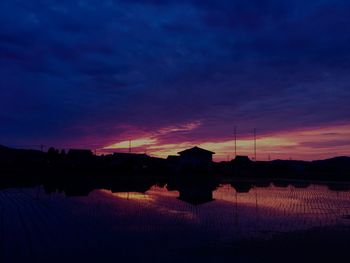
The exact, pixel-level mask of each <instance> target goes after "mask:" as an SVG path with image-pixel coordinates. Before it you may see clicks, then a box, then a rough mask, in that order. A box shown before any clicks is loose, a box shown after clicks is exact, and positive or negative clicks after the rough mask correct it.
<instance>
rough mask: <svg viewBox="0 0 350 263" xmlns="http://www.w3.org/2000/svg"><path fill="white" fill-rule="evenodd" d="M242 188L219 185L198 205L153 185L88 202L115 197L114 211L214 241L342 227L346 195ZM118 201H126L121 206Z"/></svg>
mask: <svg viewBox="0 0 350 263" xmlns="http://www.w3.org/2000/svg"><path fill="white" fill-rule="evenodd" d="M245 184H246V183H245ZM233 185H235V184H233ZM242 189H244V190H242ZM242 189H241V191H244V192H239V191H236V190H235V188H234V186H233V187H232V186H231V185H229V184H224V185H221V186H220V187H218V188H217V189H216V190H215V191H213V198H214V201H211V202H207V203H204V204H201V205H192V204H189V203H186V202H183V201H181V200H179V192H178V191H168V190H167V188H166V187H157V186H153V187H151V188H150V190H148V191H147V192H145V193H135V192H130V193H111V192H110V191H106V190H99V191H95V192H94V193H92V195H91V196H90V198H93V199H96V198H97V197H98V196H99V195H100V194H101V193H103V194H107V195H108V196H112V197H117V198H118V199H117V200H115V202H114V203H115V204H116V205H118V207H119V209H120V208H121V207H124V208H125V209H126V210H125V213H127V214H129V215H132V214H133V213H137V214H138V213H140V211H141V210H142V211H143V212H142V214H143V216H144V217H148V216H149V217H156V218H158V219H157V220H159V219H160V218H161V220H165V221H169V222H173V221H175V222H177V223H180V222H182V223H185V222H186V224H190V225H191V226H192V227H194V228H196V229H197V228H200V229H202V228H205V231H206V232H207V231H209V232H210V233H212V232H214V233H216V235H218V236H217V237H218V238H220V239H221V238H223V239H227V238H230V237H231V238H232V237H233V236H235V237H239V236H241V235H243V236H246V237H248V236H260V235H261V234H262V233H265V234H264V236H265V237H268V235H267V234H266V233H271V234H272V233H279V232H288V231H294V230H302V229H308V228H313V227H320V226H331V225H338V224H347V223H348V220H347V219H346V217H347V216H348V215H350V192H334V191H330V190H329V189H328V188H327V186H325V185H310V186H308V187H304V188H301V187H294V186H291V185H289V186H287V187H276V186H273V185H270V186H268V187H254V186H251V188H250V190H249V188H242ZM99 198H101V197H99ZM118 200H120V201H121V200H129V201H132V202H127V203H121V202H120V201H118ZM90 201H91V200H90ZM202 230H203V229H202Z"/></svg>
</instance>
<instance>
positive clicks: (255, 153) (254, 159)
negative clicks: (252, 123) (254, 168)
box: [254, 128, 256, 161]
mask: <svg viewBox="0 0 350 263" xmlns="http://www.w3.org/2000/svg"><path fill="white" fill-rule="evenodd" d="M254 160H255V161H256V129H255V128H254Z"/></svg>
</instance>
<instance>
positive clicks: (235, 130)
mask: <svg viewBox="0 0 350 263" xmlns="http://www.w3.org/2000/svg"><path fill="white" fill-rule="evenodd" d="M234 133H235V158H236V157H237V127H236V126H235V128H234Z"/></svg>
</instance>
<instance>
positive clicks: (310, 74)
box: [0, 0, 350, 161]
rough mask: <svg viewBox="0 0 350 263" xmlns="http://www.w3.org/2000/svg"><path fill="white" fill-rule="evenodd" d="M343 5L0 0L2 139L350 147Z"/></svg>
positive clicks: (100, 146) (221, 155) (223, 155)
mask: <svg viewBox="0 0 350 263" xmlns="http://www.w3.org/2000/svg"><path fill="white" fill-rule="evenodd" d="M349 14H350V2H349V0H309V1H305V0H284V1H274V0H250V1H247V0H215V1H211V0H187V1H186V0H114V1H113V0H80V1H74V0H46V1H39V0H37V1H34V0H17V1H15V0H1V1H0V101H1V103H0V144H1V145H6V146H11V147H19V148H38V145H41V144H43V145H46V146H47V147H48V146H55V147H58V148H66V149H68V148H90V149H93V150H95V149H96V150H97V152H98V153H108V152H113V151H128V147H129V140H131V141H132V150H133V151H134V152H147V153H148V154H150V155H152V156H160V157H166V156H167V155H168V154H176V153H177V152H178V151H180V150H183V149H185V148H188V147H192V146H194V145H198V146H201V147H204V148H206V149H209V150H212V151H214V152H216V155H215V160H217V161H220V160H227V159H230V158H232V157H233V155H234V127H235V126H236V127H237V140H238V141H237V146H238V148H237V151H238V154H242V155H243V154H244V155H249V156H251V157H252V156H253V129H254V128H256V130H257V150H258V154H257V158H258V159H260V160H267V159H268V158H269V156H270V158H271V159H277V158H283V159H289V158H292V159H305V160H313V159H323V158H328V157H332V156H338V155H350V26H349V25H350V15H349Z"/></svg>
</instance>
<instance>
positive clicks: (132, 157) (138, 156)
mask: <svg viewBox="0 0 350 263" xmlns="http://www.w3.org/2000/svg"><path fill="white" fill-rule="evenodd" d="M113 157H114V158H116V159H118V160H120V161H143V160H147V159H149V156H148V155H147V154H144V153H113Z"/></svg>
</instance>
